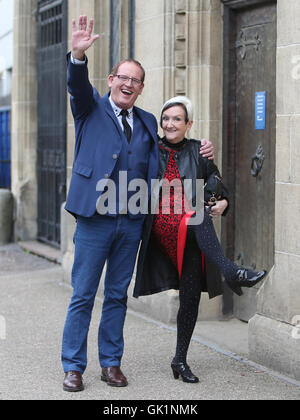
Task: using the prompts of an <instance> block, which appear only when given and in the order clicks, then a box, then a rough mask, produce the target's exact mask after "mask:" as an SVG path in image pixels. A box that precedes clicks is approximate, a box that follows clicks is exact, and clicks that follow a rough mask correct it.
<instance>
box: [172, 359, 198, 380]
mask: <svg viewBox="0 0 300 420" xmlns="http://www.w3.org/2000/svg"><path fill="white" fill-rule="evenodd" d="M171 368H172V371H173V375H174V378H175V379H178V378H179V375H180V376H181V377H182V380H183V382H189V383H196V382H199V378H197V376H195V375H194V374H193V373H192V371H191V369H190V367H189V366H188V365H187V364H186V363H183V362H181V363H173V362H172V363H171Z"/></svg>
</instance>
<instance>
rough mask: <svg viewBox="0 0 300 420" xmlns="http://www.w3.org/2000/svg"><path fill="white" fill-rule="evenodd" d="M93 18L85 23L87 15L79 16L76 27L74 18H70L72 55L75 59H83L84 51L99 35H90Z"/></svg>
mask: <svg viewBox="0 0 300 420" xmlns="http://www.w3.org/2000/svg"><path fill="white" fill-rule="evenodd" d="M93 27H94V19H90V22H89V25H87V16H85V15H83V16H80V17H79V21H78V28H77V26H76V21H75V19H73V20H72V56H73V57H74V58H76V59H77V60H84V53H85V51H86V50H87V49H88V48H90V46H91V45H92V44H93V43H94V41H95V40H96V39H98V38H99V35H92V32H93Z"/></svg>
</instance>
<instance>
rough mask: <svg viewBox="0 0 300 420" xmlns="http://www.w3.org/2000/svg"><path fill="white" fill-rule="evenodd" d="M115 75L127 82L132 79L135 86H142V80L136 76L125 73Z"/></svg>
mask: <svg viewBox="0 0 300 420" xmlns="http://www.w3.org/2000/svg"><path fill="white" fill-rule="evenodd" d="M114 77H117V78H118V79H119V80H122V82H124V83H126V82H128V80H131V82H132V84H133V85H134V86H140V85H141V84H142V83H143V82H142V80H139V79H135V78H134V77H128V76H125V75H124V74H114Z"/></svg>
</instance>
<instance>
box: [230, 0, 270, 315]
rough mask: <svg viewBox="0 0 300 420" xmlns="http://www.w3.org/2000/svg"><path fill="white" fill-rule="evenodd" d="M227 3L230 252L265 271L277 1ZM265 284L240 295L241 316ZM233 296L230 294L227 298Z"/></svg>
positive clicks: (235, 305)
mask: <svg viewBox="0 0 300 420" xmlns="http://www.w3.org/2000/svg"><path fill="white" fill-rule="evenodd" d="M223 3H224V6H225V7H224V120H223V130H224V131H223V141H224V159H223V162H224V164H223V165H224V166H223V174H224V175H225V176H224V179H225V182H226V183H227V185H228V187H229V189H230V191H231V198H232V200H231V203H232V205H231V212H230V213H231V214H230V216H229V217H228V218H227V222H226V232H227V241H226V242H227V244H228V246H227V255H228V256H229V257H230V258H231V259H234V261H235V262H236V263H237V264H238V265H239V266H242V267H247V268H250V269H253V270H257V271H260V270H262V269H267V270H270V269H271V267H272V266H273V264H274V213H275V141H276V1H257V0H256V1H254V0H249V1H237V0H234V1H230V0H228V1H226V0H224V1H223ZM259 287H260V285H259V284H258V285H257V286H255V287H253V288H251V289H245V288H244V289H243V291H244V295H243V296H242V297H237V296H233V298H231V299H232V301H231V302H232V310H233V314H234V316H235V317H237V318H239V319H241V320H243V321H248V320H249V319H250V318H251V317H252V316H253V315H254V314H255V313H256V294H257V290H258V288H259ZM225 297H226V295H225Z"/></svg>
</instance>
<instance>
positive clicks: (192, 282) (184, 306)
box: [173, 229, 202, 363]
mask: <svg viewBox="0 0 300 420" xmlns="http://www.w3.org/2000/svg"><path fill="white" fill-rule="evenodd" d="M201 276H202V269H201V258H199V249H198V246H197V243H196V240H195V238H194V233H193V232H192V231H190V230H189V229H188V234H187V241H186V247H185V253H184V261H183V269H182V275H181V279H180V283H179V310H178V314H177V345H176V355H175V357H174V359H173V362H174V363H179V362H184V363H185V362H186V355H187V351H188V347H189V344H190V341H191V338H192V334H193V331H194V328H195V324H196V321H197V317H198V308H199V302H200V296H201Z"/></svg>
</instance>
